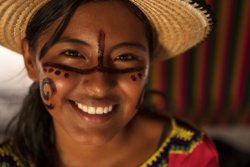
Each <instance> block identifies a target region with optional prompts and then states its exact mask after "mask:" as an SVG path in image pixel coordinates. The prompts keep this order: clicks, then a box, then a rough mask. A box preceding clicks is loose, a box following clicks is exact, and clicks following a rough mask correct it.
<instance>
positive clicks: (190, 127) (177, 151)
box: [168, 117, 219, 167]
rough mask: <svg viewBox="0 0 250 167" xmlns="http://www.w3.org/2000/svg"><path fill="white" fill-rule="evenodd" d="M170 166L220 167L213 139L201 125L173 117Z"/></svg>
mask: <svg viewBox="0 0 250 167" xmlns="http://www.w3.org/2000/svg"><path fill="white" fill-rule="evenodd" d="M171 125H172V132H171V135H170V140H169V143H168V145H169V162H168V164H169V167H173V166H175V167H176V166H180V167H181V166H185V167H196V166H199V167H210V166H213V167H218V166H219V165H218V164H219V162H218V153H217V151H216V146H215V144H214V142H213V141H212V139H210V138H209V137H208V135H207V134H206V133H205V132H204V131H203V130H202V129H200V128H199V127H197V126H196V125H194V124H191V123H189V122H187V121H185V120H181V119H178V118H175V117H171Z"/></svg>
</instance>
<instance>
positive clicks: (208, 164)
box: [0, 116, 219, 167]
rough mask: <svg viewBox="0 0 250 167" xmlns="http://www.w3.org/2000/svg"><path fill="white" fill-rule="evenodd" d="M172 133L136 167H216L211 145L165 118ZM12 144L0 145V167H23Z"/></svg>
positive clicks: (195, 130) (201, 134)
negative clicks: (13, 150) (149, 156)
mask: <svg viewBox="0 0 250 167" xmlns="http://www.w3.org/2000/svg"><path fill="white" fill-rule="evenodd" d="M168 117H169V118H170V120H171V128H172V131H171V133H170V135H169V136H168V137H167V138H166V140H165V141H164V142H163V143H162V145H161V146H160V147H159V149H158V150H157V151H156V152H155V153H154V154H153V155H152V156H151V158H149V159H148V160H147V161H146V162H145V163H143V164H142V165H141V166H140V167H219V160H218V154H217V152H216V147H215V145H214V143H213V141H212V140H211V139H210V138H209V137H208V136H207V135H206V134H205V133H204V132H203V131H201V130H199V129H198V128H196V127H195V126H194V125H191V124H189V123H187V122H185V121H183V120H180V119H178V118H174V117H172V116H168ZM11 145H12V141H9V142H6V143H4V144H2V145H0V167H24V166H23V165H22V163H21V162H20V161H19V160H18V158H17V156H16V155H14V154H13V152H12V151H11Z"/></svg>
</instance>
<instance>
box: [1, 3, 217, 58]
mask: <svg viewBox="0 0 250 167" xmlns="http://www.w3.org/2000/svg"><path fill="white" fill-rule="evenodd" d="M49 1H50V0H18V1H17V0H0V45H2V46H4V47H6V48H8V49H10V50H12V51H15V52H17V53H21V49H20V44H21V39H22V38H24V37H25V36H26V35H25V31H26V27H27V24H28V22H29V20H30V19H31V18H32V16H33V15H34V14H35V13H36V12H37V11H38V10H39V9H40V8H41V7H42V6H43V5H44V4H46V3H47V2H49ZM130 1H131V2H132V3H134V4H135V5H136V6H138V7H139V8H140V9H141V10H142V11H143V12H144V13H145V15H146V16H147V17H148V18H149V20H150V21H151V23H152V26H153V28H154V35H155V39H156V47H155V52H154V56H153V61H161V60H165V59H168V58H170V57H173V56H176V55H178V54H180V53H183V52H185V51H186V50H188V49H190V48H192V47H193V46H195V45H197V44H198V43H200V42H202V41H203V40H204V39H205V38H207V37H208V35H209V34H210V33H211V31H212V29H213V25H212V24H213V20H212V19H213V17H211V15H213V13H211V11H210V10H209V11H207V10H205V9H204V8H205V7H207V6H206V3H205V1H204V0H199V1H198V0H197V2H199V4H198V3H196V1H195V0H130Z"/></svg>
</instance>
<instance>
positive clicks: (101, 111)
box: [75, 103, 113, 114]
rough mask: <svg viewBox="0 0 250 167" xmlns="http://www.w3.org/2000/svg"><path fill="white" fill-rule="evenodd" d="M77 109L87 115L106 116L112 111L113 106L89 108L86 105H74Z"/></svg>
mask: <svg viewBox="0 0 250 167" xmlns="http://www.w3.org/2000/svg"><path fill="white" fill-rule="evenodd" d="M75 104H76V105H77V106H78V108H79V109H81V110H82V111H84V112H86V113H88V114H106V113H108V112H111V111H112V110H113V106H112V105H111V106H109V107H97V108H95V107H89V106H86V105H82V104H81V103H75Z"/></svg>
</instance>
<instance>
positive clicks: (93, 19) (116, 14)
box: [63, 1, 146, 45]
mask: <svg viewBox="0 0 250 167" xmlns="http://www.w3.org/2000/svg"><path fill="white" fill-rule="evenodd" d="M100 30H103V31H104V32H105V34H106V40H107V41H106V42H108V41H112V42H114V43H116V42H121V41H137V42H141V43H143V42H144V43H143V44H145V42H146V32H145V26H144V24H143V23H142V21H141V20H140V19H139V18H138V17H137V16H136V15H134V14H133V13H131V11H130V9H128V8H127V7H126V6H125V5H124V4H122V3H121V2H114V1H112V2H111V1H104V2H97V3H93V2H90V3H87V4H84V5H82V6H80V7H78V8H77V10H76V11H75V13H74V15H73V16H72V18H71V20H70V22H69V24H68V26H67V28H66V30H65V31H64V33H63V36H64V35H65V36H74V37H78V38H84V39H86V38H87V40H88V41H89V42H90V43H92V42H91V40H93V42H95V43H96V38H93V37H94V36H95V37H97V36H98V33H99V32H100ZM138 40H140V41H138ZM145 45H146V44H145Z"/></svg>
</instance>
